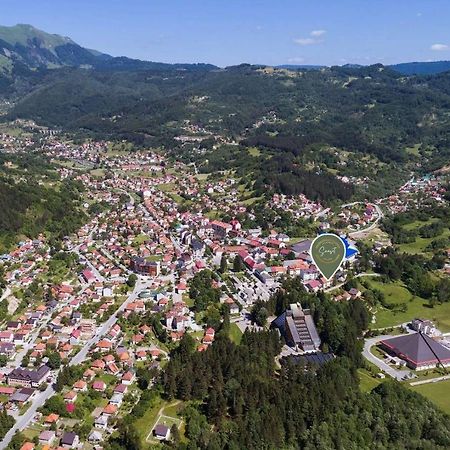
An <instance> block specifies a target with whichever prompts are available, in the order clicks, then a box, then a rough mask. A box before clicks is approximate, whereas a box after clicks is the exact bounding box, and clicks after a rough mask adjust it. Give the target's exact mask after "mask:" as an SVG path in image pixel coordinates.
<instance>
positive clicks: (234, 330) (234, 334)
mask: <svg viewBox="0 0 450 450" xmlns="http://www.w3.org/2000/svg"><path fill="white" fill-rule="evenodd" d="M229 336H230V339H231V340H232V341H233V342H234V343H235V344H240V342H241V339H242V331H241V329H240V328H239V327H238V326H237V325H236V324H235V323H232V324H230V333H229Z"/></svg>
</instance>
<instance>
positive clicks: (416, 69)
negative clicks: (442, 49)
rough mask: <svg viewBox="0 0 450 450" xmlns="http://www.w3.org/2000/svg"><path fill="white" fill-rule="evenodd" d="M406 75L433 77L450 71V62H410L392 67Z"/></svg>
mask: <svg viewBox="0 0 450 450" xmlns="http://www.w3.org/2000/svg"><path fill="white" fill-rule="evenodd" d="M390 67H391V69H393V70H396V71H397V72H400V73H402V74H404V75H431V74H436V73H441V72H448V71H449V70H450V61H427V62H408V63H400V64H394V65H392V66H390Z"/></svg>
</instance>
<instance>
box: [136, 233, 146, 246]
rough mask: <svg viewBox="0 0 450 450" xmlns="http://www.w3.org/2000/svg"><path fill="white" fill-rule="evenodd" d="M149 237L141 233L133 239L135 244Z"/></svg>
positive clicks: (141, 242)
mask: <svg viewBox="0 0 450 450" xmlns="http://www.w3.org/2000/svg"><path fill="white" fill-rule="evenodd" d="M147 239H148V236H147V235H146V234H139V235H138V236H136V237H135V238H134V240H133V242H134V243H135V244H143V243H144V242H145V241H146V240H147Z"/></svg>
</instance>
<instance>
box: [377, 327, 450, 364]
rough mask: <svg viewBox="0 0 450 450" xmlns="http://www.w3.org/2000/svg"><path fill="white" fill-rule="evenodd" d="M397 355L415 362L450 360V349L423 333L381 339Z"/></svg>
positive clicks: (445, 361)
mask: <svg viewBox="0 0 450 450" xmlns="http://www.w3.org/2000/svg"><path fill="white" fill-rule="evenodd" d="M380 344H382V345H384V346H385V347H387V348H389V349H390V350H391V351H392V352H394V353H395V354H396V355H398V356H399V357H401V358H402V359H405V360H407V361H410V362H412V363H413V364H437V363H438V362H439V361H438V358H439V360H440V362H441V363H444V364H445V363H448V362H450V350H449V349H448V348H447V347H444V346H443V345H442V344H439V343H438V342H436V341H434V340H433V339H431V338H430V337H429V336H427V335H426V334H423V333H413V334H407V335H405V336H397V337H394V338H391V339H385V340H383V341H380Z"/></svg>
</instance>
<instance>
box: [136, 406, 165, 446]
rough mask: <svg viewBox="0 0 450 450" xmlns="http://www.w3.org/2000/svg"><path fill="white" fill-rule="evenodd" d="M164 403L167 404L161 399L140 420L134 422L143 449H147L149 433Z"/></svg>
mask: <svg viewBox="0 0 450 450" xmlns="http://www.w3.org/2000/svg"><path fill="white" fill-rule="evenodd" d="M164 403H165V402H164V401H163V400H162V399H161V398H159V399H158V400H157V401H156V402H155V403H154V404H153V405H152V406H151V408H149V409H148V410H147V411H146V412H145V414H144V415H143V416H142V417H141V418H140V419H138V420H136V422H134V427H135V428H136V431H137V433H138V435H139V439H140V441H141V446H142V447H145V442H146V441H147V436H148V433H150V430H151V429H152V428H153V425H154V423H155V422H156V419H157V418H158V412H159V410H160V409H161V407H162V406H163V404H164Z"/></svg>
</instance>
